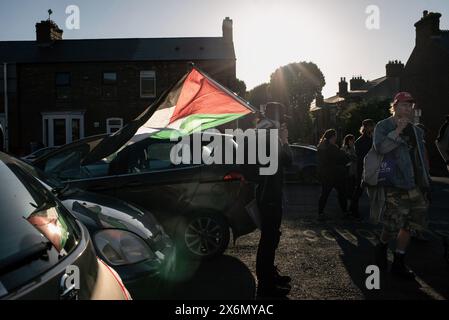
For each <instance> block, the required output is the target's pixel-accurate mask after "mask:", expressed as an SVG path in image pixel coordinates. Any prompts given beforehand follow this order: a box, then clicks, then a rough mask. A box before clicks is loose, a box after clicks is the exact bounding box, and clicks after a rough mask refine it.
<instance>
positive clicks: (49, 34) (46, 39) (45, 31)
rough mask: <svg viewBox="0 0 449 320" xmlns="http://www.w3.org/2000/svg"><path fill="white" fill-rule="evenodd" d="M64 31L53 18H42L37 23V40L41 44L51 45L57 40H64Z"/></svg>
mask: <svg viewBox="0 0 449 320" xmlns="http://www.w3.org/2000/svg"><path fill="white" fill-rule="evenodd" d="M62 33H63V31H62V30H61V29H60V28H59V27H58V25H57V24H56V23H55V22H54V21H52V20H42V21H41V22H38V23H36V42H37V44H38V45H39V46H51V45H52V44H53V43H54V42H55V41H57V40H62Z"/></svg>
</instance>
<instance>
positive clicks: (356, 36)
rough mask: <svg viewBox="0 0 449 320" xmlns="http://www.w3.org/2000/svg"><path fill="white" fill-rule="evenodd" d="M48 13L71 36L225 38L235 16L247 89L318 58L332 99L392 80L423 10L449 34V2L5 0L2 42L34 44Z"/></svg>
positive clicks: (240, 71) (0, 8)
mask: <svg viewBox="0 0 449 320" xmlns="http://www.w3.org/2000/svg"><path fill="white" fill-rule="evenodd" d="M68 5H77V6H78V7H79V9H80V18H81V19H80V29H79V30H68V29H67V28H66V26H65V21H66V18H67V16H68V15H67V14H66V13H65V9H66V7H67V6H68ZM369 5H376V6H378V8H379V10H380V11H379V12H380V21H379V23H380V28H379V29H378V30H369V29H368V28H366V26H365V22H366V20H367V18H368V16H369V14H367V13H366V9H367V7H368V6H369ZM49 8H51V9H52V10H53V12H54V13H53V15H52V19H53V20H55V21H56V23H58V25H59V26H60V27H61V28H62V29H63V30H64V38H66V39H83V38H122V37H130V38H131V37H132V38H139V37H196V36H221V34H222V31H221V25H222V20H223V18H225V17H227V16H229V17H230V18H231V19H233V22H234V45H235V50H236V55H237V77H238V78H239V79H242V80H244V81H245V83H246V84H247V87H248V89H251V88H253V87H255V86H256V85H259V84H261V83H263V82H267V81H269V77H270V74H271V73H272V72H273V71H274V70H275V69H276V68H277V67H279V66H282V65H285V64H288V63H290V62H298V61H313V62H315V63H316V64H317V65H318V67H319V68H320V69H321V71H322V72H323V74H324V76H325V78H326V83H327V84H326V86H325V88H324V92H323V94H324V96H325V97H328V96H331V95H334V94H335V92H336V91H338V81H339V78H340V77H341V76H346V77H347V78H350V77H351V76H352V75H362V76H363V77H364V78H365V79H368V80H371V79H375V78H378V77H381V76H383V75H385V64H386V63H387V62H388V60H395V59H398V60H402V61H403V62H406V60H407V59H408V57H409V55H410V53H411V52H412V49H413V47H414V43H415V30H414V27H413V24H414V23H415V22H416V21H418V20H419V18H420V17H421V16H422V11H423V10H429V11H437V12H440V13H441V14H442V15H443V17H442V19H441V28H442V29H449V1H448V0H426V1H423V0H394V1H393V0H313V1H310V0H307V1H306V0H226V1H218V0H164V1H155V0H95V1H93V0H90V1H88V0H17V1H12V0H10V1H9V4H8V3H7V2H6V1H5V0H1V2H0V41H2V40H34V39H35V27H34V25H35V23H36V22H37V21H40V20H42V19H46V18H47V10H48V9H49Z"/></svg>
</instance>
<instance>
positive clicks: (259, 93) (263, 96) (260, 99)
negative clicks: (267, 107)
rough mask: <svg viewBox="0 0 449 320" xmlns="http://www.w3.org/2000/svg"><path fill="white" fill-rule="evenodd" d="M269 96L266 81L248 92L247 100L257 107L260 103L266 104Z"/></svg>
mask: <svg viewBox="0 0 449 320" xmlns="http://www.w3.org/2000/svg"><path fill="white" fill-rule="evenodd" d="M269 97H270V93H269V84H268V83H262V84H261V85H258V86H257V87H254V88H253V89H252V90H250V91H249V92H248V101H249V102H250V103H251V105H253V106H254V107H255V108H257V109H258V108H259V107H260V105H262V104H266V103H267V102H268V101H269V100H270V98H269Z"/></svg>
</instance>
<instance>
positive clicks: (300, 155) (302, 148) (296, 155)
mask: <svg viewBox="0 0 449 320" xmlns="http://www.w3.org/2000/svg"><path fill="white" fill-rule="evenodd" d="M290 149H291V150H292V163H291V165H290V166H289V167H287V168H285V169H284V174H285V178H286V180H287V181H288V182H301V183H307V184H310V183H317V182H318V176H317V166H318V162H317V156H316V155H317V148H316V147H315V146H312V145H304V144H291V145H290Z"/></svg>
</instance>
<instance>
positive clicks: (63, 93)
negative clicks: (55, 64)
mask: <svg viewBox="0 0 449 320" xmlns="http://www.w3.org/2000/svg"><path fill="white" fill-rule="evenodd" d="M55 85H56V98H57V99H60V100H67V99H69V98H70V73H69V72H57V73H56V75H55Z"/></svg>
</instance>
